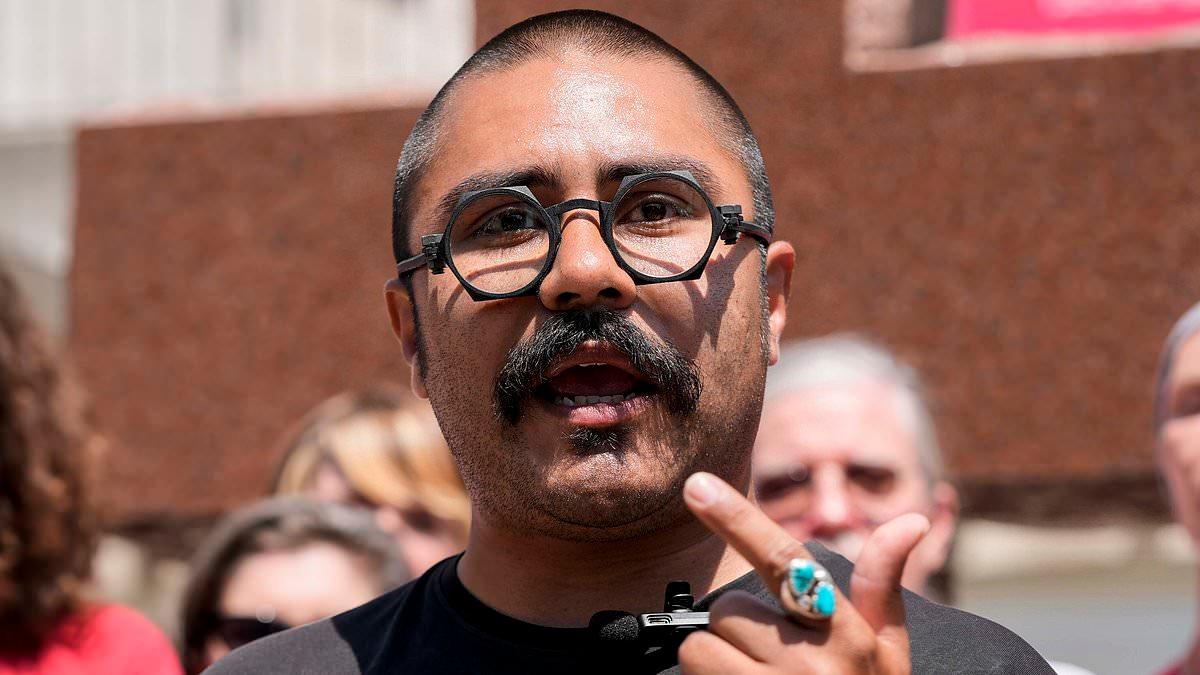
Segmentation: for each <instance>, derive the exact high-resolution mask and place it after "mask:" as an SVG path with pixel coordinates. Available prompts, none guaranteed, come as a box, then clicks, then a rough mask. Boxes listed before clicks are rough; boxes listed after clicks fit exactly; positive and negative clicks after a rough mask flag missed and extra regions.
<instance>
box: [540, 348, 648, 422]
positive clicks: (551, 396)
mask: <svg viewBox="0 0 1200 675" xmlns="http://www.w3.org/2000/svg"><path fill="white" fill-rule="evenodd" d="M656 392H657V387H655V386H654V384H653V383H651V382H650V381H649V380H648V379H647V378H646V376H645V375H643V374H642V373H641V372H639V371H638V370H637V369H636V368H634V367H633V365H632V364H631V363H630V362H629V359H628V358H627V357H625V356H624V354H622V353H620V351H618V350H616V349H615V348H612V347H611V346H609V345H606V344H603V343H585V344H584V345H581V346H580V347H579V348H578V349H576V350H575V351H574V352H573V353H572V354H571V355H570V356H568V357H566V358H564V359H561V360H559V361H557V362H555V363H554V364H553V365H552V366H551V367H550V368H548V369H547V370H546V372H545V373H543V375H542V384H541V385H539V386H538V387H537V388H536V389H535V390H534V396H535V397H536V398H538V399H539V400H541V401H542V402H544V403H547V404H550V405H551V406H553V407H555V408H558V409H560V411H562V412H567V413H569V412H570V411H572V410H578V411H579V412H581V413H582V412H584V410H581V409H591V410H592V411H595V412H600V410H599V409H603V408H607V409H608V411H607V412H608V413H617V412H618V411H619V410H621V409H626V410H627V411H628V412H629V413H632V412H633V411H634V409H635V408H636V407H637V406H636V405H632V404H637V403H639V401H641V400H642V399H647V398H649V397H651V396H653V395H654V394H655V393H656ZM575 417H580V419H578V420H576V419H573V420H572V421H577V422H586V421H588V420H586V419H584V418H582V417H581V416H579V415H572V418H575ZM611 417H612V415H611V414H605V415H601V416H600V417H598V418H597V419H596V420H594V421H596V422H600V421H603V419H606V418H611ZM612 421H618V420H615V419H614V420H612Z"/></svg>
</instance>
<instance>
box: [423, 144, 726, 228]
mask: <svg viewBox="0 0 1200 675" xmlns="http://www.w3.org/2000/svg"><path fill="white" fill-rule="evenodd" d="M662 171H687V172H689V173H691V174H692V176H693V177H695V179H696V181H697V182H699V183H700V186H701V187H703V188H704V190H705V191H706V192H708V193H709V194H710V195H714V194H719V193H724V191H725V185H724V183H723V182H722V181H721V180H720V179H718V178H717V174H716V171H714V170H713V168H712V167H711V166H709V165H708V164H706V163H704V162H702V161H700V160H699V159H696V158H694V157H688V156H685V155H662V156H656V157H648V158H645V159H641V160H637V161H619V162H604V163H602V164H600V166H599V167H597V168H596V182H597V183H598V184H600V185H604V184H608V183H620V182H621V179H623V178H625V177H626V176H636V175H638V174H642V173H659V172H662ZM522 185H523V186H525V187H529V188H538V187H547V188H550V189H554V190H560V189H561V188H562V179H561V178H560V177H559V175H558V171H557V170H556V169H555V168H552V167H547V166H527V167H522V168H519V169H511V170H499V171H480V172H479V173H475V174H471V175H470V176H467V177H466V178H464V179H462V180H461V181H459V182H458V184H457V185H455V186H454V187H453V188H451V189H450V190H449V191H447V192H446V194H444V195H442V198H441V199H439V200H438V202H437V206H436V207H435V209H434V211H433V214H432V218H433V222H436V223H445V222H446V221H448V220H449V219H450V214H451V213H453V212H454V209H455V207H457V206H458V203H459V201H461V200H462V198H463V197H464V196H465V195H467V194H470V193H472V192H477V191H479V190H487V189H490V188H498V187H518V186H522Z"/></svg>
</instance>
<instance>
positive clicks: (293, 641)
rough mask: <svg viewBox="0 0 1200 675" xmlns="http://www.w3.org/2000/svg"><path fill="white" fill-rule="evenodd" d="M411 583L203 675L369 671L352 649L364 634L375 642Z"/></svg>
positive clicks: (249, 648) (259, 645)
mask: <svg viewBox="0 0 1200 675" xmlns="http://www.w3.org/2000/svg"><path fill="white" fill-rule="evenodd" d="M415 583H416V582H410V583H408V584H405V585H404V586H401V587H400V588H397V589H395V590H393V591H389V592H387V593H384V594H383V595H381V596H379V597H378V598H375V599H374V600H372V601H370V602H368V603H366V604H364V605H360V606H358V607H355V608H354V609H351V610H349V611H347V612H343V613H341V614H338V615H337V616H334V617H330V618H328V619H321V620H320V621H314V622H313V623H310V624H306V625H303V626H300V627H298V628H292V629H290V630H286V631H284V632H282V633H277V634H275V635H271V636H269V637H266V638H263V639H261V640H256V641H254V642H251V643H250V644H248V645H246V646H244V647H241V648H239V649H236V650H234V651H233V652H231V653H230V654H229V655H228V656H226V657H225V658H223V659H221V660H220V661H218V662H217V663H215V664H213V666H212V667H211V668H209V669H208V670H205V671H204V675H252V674H253V675H270V674H271V673H280V674H281V675H282V674H283V673H287V674H289V675H291V674H293V673H294V674H296V675H360V673H363V672H365V671H366V670H367V669H368V664H367V663H364V662H363V657H364V654H363V653H362V652H361V650H359V649H356V638H357V637H359V636H361V634H362V633H363V631H364V630H365V631H367V632H372V633H374V634H375V638H376V641H378V638H379V636H380V635H382V632H376V631H382V630H386V628H384V626H386V624H387V622H388V621H389V620H390V617H392V616H394V615H395V613H396V611H397V610H398V608H399V607H401V606H403V604H404V602H405V601H406V599H407V598H408V596H409V594H410V593H411V592H412V588H413V586H414V584H415Z"/></svg>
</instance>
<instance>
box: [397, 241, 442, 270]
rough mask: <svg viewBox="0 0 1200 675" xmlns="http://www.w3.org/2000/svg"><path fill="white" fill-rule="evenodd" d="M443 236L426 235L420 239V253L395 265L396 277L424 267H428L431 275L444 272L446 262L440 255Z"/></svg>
mask: <svg viewBox="0 0 1200 675" xmlns="http://www.w3.org/2000/svg"><path fill="white" fill-rule="evenodd" d="M443 236H444V235H441V234H427V235H425V236H423V237H421V252H420V253H418V254H417V255H414V256H413V257H411V258H405V259H404V260H401V261H400V262H398V263H396V275H397V276H400V277H403V276H404V275H405V274H408V273H409V272H412V271H414V270H417V269H420V268H421V267H422V266H424V265H429V272H430V273H431V274H441V273H442V272H444V271H445V266H446V260H445V256H444V255H443V254H442V237H443Z"/></svg>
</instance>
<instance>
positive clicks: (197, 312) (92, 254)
mask: <svg viewBox="0 0 1200 675" xmlns="http://www.w3.org/2000/svg"><path fill="white" fill-rule="evenodd" d="M415 118H416V117H415V113H414V112H413V111H403V110H374V111H364V112H347V113H339V112H331V113H323V114H322V113H307V114H297V115H294V116H286V117H273V118H261V119H256V118H248V119H230V120H221V121H207V122H195V123H187V122H182V123H178V124H163V125H154V126H133V127H120V128H98V129H90V130H86V131H84V132H83V133H82V134H81V135H80V137H79V144H78V166H79V200H78V211H77V224H76V236H75V263H74V269H73V272H72V277H71V281H72V338H73V344H72V346H73V349H74V351H75V357H76V359H77V360H78V362H79V366H80V370H81V371H82V375H83V376H84V377H85V381H86V384H87V385H88V387H89V388H90V390H91V393H92V396H93V398H94V407H95V410H96V414H97V417H98V419H99V422H100V423H101V425H102V427H103V428H104V430H105V431H106V432H107V433H108V435H109V437H110V442H111V445H112V450H111V455H112V458H111V461H110V462H108V464H107V471H108V476H109V481H110V482H109V484H110V486H111V490H109V495H110V497H111V501H112V503H113V506H114V508H115V509H116V510H117V512H118V513H121V514H124V515H126V516H143V515H151V514H156V513H160V512H168V513H176V514H179V513H182V514H196V513H204V512H209V511H212V510H215V509H219V508H223V507H225V506H228V505H230V504H232V503H235V502H236V501H238V500H243V499H247V498H249V497H252V496H254V495H257V494H260V493H261V492H262V491H263V490H264V489H265V488H266V485H267V482H268V480H269V477H270V470H271V467H272V466H273V462H274V459H275V455H274V452H273V446H274V444H275V443H277V442H278V439H279V436H280V434H281V433H282V431H283V430H284V429H285V428H286V427H287V426H288V425H289V424H290V423H292V422H293V421H294V420H296V419H297V418H298V417H299V416H300V415H302V414H304V413H305V412H306V411H307V410H308V409H309V408H311V407H312V406H313V405H314V404H316V403H317V402H318V401H320V400H321V399H322V398H323V397H324V396H326V395H329V394H331V393H334V392H336V391H339V390H341V389H343V388H347V387H351V386H357V385H360V384H362V383H366V382H372V381H375V380H377V379H380V378H386V377H391V376H399V375H403V374H404V372H405V370H404V363H403V359H402V358H401V355H400V352H399V349H394V348H393V345H394V341H393V338H392V334H391V329H390V328H389V327H388V323H387V314H386V311H385V307H384V304H383V284H384V282H385V281H386V280H387V278H388V277H389V275H390V272H391V270H392V268H393V263H392V256H391V243H390V237H389V229H388V228H389V227H390V222H391V180H392V179H391V175H390V174H391V172H392V170H393V168H394V166H395V162H396V157H397V156H398V155H399V152H400V146H401V145H402V144H403V142H404V138H405V136H406V135H407V133H408V130H409V128H410V126H411V124H412V122H413V121H414V120H415Z"/></svg>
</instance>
